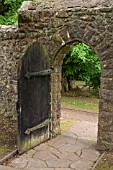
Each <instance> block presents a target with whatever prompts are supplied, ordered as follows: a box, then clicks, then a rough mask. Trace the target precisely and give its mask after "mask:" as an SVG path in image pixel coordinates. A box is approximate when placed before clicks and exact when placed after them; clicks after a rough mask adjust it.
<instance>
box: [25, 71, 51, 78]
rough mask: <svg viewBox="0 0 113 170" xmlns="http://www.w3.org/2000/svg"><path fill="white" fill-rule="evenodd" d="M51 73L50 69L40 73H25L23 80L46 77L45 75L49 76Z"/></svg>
mask: <svg viewBox="0 0 113 170" xmlns="http://www.w3.org/2000/svg"><path fill="white" fill-rule="evenodd" d="M51 73H52V70H51V69H47V70H42V71H39V72H27V73H26V74H25V78H26V79H30V78H31V77H37V76H46V75H50V74H51Z"/></svg>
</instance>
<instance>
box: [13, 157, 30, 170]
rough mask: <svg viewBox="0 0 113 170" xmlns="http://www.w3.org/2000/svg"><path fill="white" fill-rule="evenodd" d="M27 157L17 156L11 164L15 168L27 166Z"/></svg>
mask: <svg viewBox="0 0 113 170" xmlns="http://www.w3.org/2000/svg"><path fill="white" fill-rule="evenodd" d="M27 163H28V161H27V159H26V158H24V157H23V158H16V159H14V160H12V161H11V166H12V167H14V168H18V169H19V168H20V169H21V168H25V167H26V166H27Z"/></svg>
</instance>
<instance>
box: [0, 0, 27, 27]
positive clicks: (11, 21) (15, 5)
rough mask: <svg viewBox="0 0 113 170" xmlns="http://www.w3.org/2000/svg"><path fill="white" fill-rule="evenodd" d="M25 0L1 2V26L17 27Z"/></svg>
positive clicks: (2, 0)
mask: <svg viewBox="0 0 113 170" xmlns="http://www.w3.org/2000/svg"><path fill="white" fill-rule="evenodd" d="M23 1H24V0H1V1H0V25H17V24H18V14H17V10H18V9H19V8H20V6H21V4H22V2H23Z"/></svg>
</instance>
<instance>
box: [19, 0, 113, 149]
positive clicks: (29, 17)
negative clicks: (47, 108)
mask: <svg viewBox="0 0 113 170" xmlns="http://www.w3.org/2000/svg"><path fill="white" fill-rule="evenodd" d="M112 15H113V3H112V0H111V1H109V3H108V2H106V1H105V0H102V1H101V2H100V1H99V0H97V1H93V3H92V1H90V2H88V3H86V2H83V1H72V0H71V1H67V0H65V1H62V0H59V1H58V2H57V1H52V2H51V1H47V2H45V1H44V2H42V1H39V2H30V1H29V2H24V3H23V5H22V7H21V9H20V10H19V33H20V35H21V34H23V33H24V36H27V40H26V39H25V41H27V42H28V39H29V40H30V41H34V40H38V42H40V43H41V44H43V45H45V47H46V49H47V52H48V55H49V58H50V67H51V69H52V70H53V74H52V76H51V115H52V136H56V135H57V134H59V133H60V128H59V124H60V96H61V94H60V91H61V86H60V81H61V66H62V62H63V58H64V55H65V54H66V52H67V51H68V50H69V48H70V46H71V45H72V46H73V44H76V43H78V42H84V43H86V44H87V45H89V46H90V47H91V48H92V49H93V50H94V51H95V53H96V54H97V56H98V57H99V60H100V64H101V70H102V79H101V88H100V103H99V123H98V148H99V149H101V150H102V149H103V150H106V149H113V29H112V28H113V24H112V18H111V16H112ZM20 43H21V40H20Z"/></svg>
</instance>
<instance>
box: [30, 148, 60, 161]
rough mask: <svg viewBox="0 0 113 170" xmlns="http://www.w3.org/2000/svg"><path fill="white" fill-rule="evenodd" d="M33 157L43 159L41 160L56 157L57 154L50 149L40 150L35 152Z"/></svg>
mask: <svg viewBox="0 0 113 170" xmlns="http://www.w3.org/2000/svg"><path fill="white" fill-rule="evenodd" d="M33 158H35V159H41V160H48V159H55V158H57V156H55V155H53V154H52V153H51V152H48V151H46V150H45V151H38V152H36V153H35V154H34V156H33Z"/></svg>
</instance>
